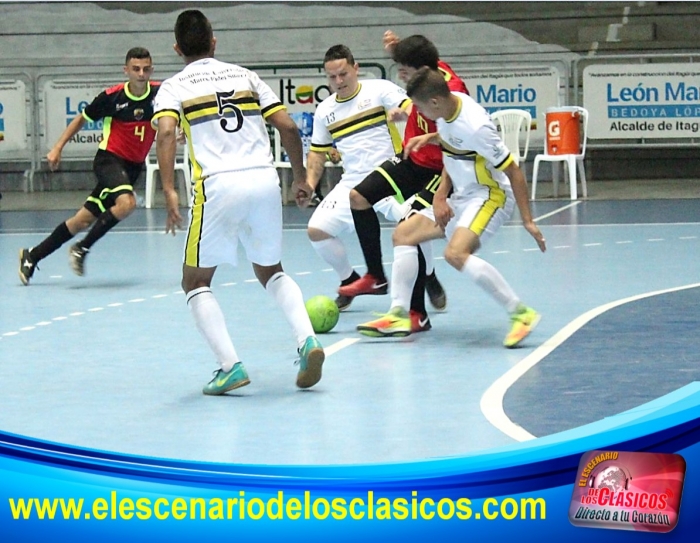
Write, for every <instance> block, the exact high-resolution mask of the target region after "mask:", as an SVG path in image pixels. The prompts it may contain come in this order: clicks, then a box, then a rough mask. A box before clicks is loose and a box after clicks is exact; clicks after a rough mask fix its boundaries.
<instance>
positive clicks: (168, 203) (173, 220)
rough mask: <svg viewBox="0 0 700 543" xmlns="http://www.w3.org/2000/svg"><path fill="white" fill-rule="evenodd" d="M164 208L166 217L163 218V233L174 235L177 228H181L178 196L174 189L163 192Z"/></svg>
mask: <svg viewBox="0 0 700 543" xmlns="http://www.w3.org/2000/svg"><path fill="white" fill-rule="evenodd" d="M165 208H166V210H167V212H168V217H167V218H166V219H165V233H166V234H170V233H172V235H173V236H174V235H175V233H176V231H177V230H182V216H181V215H180V196H178V194H177V191H176V190H169V191H166V192H165Z"/></svg>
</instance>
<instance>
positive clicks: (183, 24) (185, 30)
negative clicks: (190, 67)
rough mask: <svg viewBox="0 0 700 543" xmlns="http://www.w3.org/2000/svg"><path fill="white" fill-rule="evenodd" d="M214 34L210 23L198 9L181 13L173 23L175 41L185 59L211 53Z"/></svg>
mask: <svg viewBox="0 0 700 543" xmlns="http://www.w3.org/2000/svg"><path fill="white" fill-rule="evenodd" d="M213 38H214V32H213V31H212V29H211V23H210V22H209V19H207V18H206V17H205V16H204V14H203V13H202V12H201V11H199V10H198V9H188V10H187V11H183V12H182V13H180V15H179V16H178V18H177V21H176V22H175V41H176V42H177V46H178V47H179V48H180V51H181V52H182V54H183V55H184V56H186V57H198V56H202V55H207V54H209V53H210V52H211V42H212V39H213Z"/></svg>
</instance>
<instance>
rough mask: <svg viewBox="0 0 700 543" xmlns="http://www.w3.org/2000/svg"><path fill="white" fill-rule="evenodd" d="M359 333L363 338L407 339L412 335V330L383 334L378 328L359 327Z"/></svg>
mask: <svg viewBox="0 0 700 543" xmlns="http://www.w3.org/2000/svg"><path fill="white" fill-rule="evenodd" d="M357 331H358V332H360V334H362V335H363V336H369V337H406V336H410V335H411V331H410V330H395V331H393V332H382V331H381V330H377V329H376V328H370V327H368V326H358V327H357Z"/></svg>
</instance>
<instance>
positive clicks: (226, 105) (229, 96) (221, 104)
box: [216, 90, 243, 134]
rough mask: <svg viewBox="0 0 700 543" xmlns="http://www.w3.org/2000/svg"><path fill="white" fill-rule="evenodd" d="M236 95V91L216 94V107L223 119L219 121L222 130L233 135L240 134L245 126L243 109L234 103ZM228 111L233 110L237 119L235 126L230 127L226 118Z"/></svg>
mask: <svg viewBox="0 0 700 543" xmlns="http://www.w3.org/2000/svg"><path fill="white" fill-rule="evenodd" d="M235 93H236V91H235V90H233V91H230V92H217V93H216V105H217V106H218V108H219V116H220V117H222V119H221V120H220V121H219V124H220V125H221V128H222V130H223V131H224V132H228V133H229V134H232V133H234V132H238V131H239V130H240V129H241V127H242V126H243V112H242V111H241V109H240V108H239V107H238V106H237V105H236V104H235V103H234V102H233V95H234V94H235ZM226 110H231V111H232V112H233V114H234V115H235V117H236V121H235V124H234V123H231V125H233V126H231V125H229V122H228V121H229V120H228V119H226V118H225V117H224V115H225V114H226Z"/></svg>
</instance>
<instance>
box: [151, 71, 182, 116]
mask: <svg viewBox="0 0 700 543" xmlns="http://www.w3.org/2000/svg"><path fill="white" fill-rule="evenodd" d="M180 104H181V102H180V98H179V97H178V96H177V93H176V92H175V85H173V82H172V80H170V79H166V80H165V81H163V82H162V83H161V84H160V88H159V89H158V92H157V93H156V98H155V101H154V102H153V113H158V112H159V111H164V110H167V109H169V110H173V111H177V112H178V113H179V112H180Z"/></svg>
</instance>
